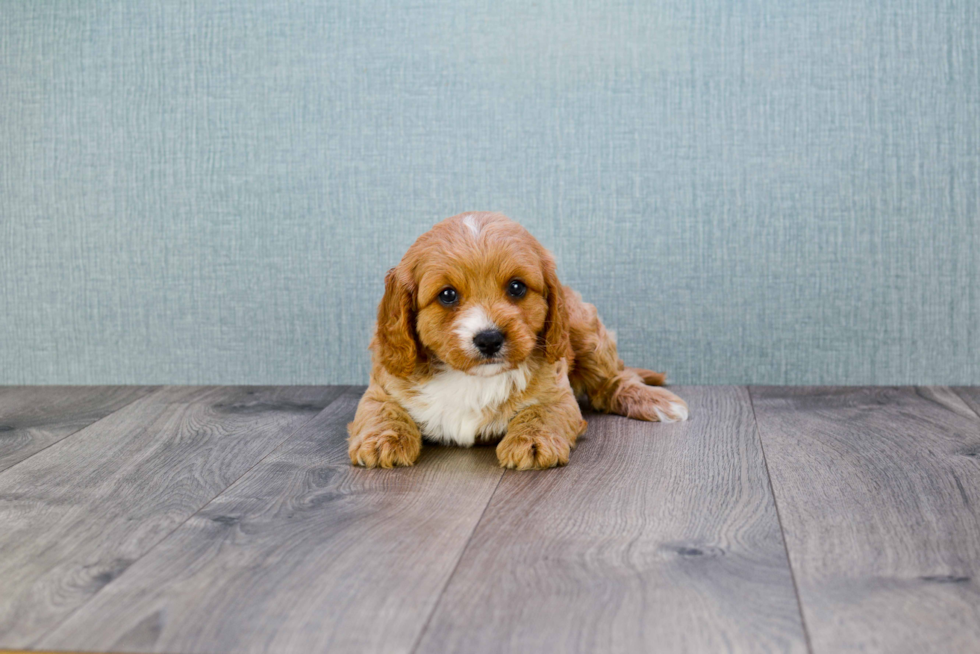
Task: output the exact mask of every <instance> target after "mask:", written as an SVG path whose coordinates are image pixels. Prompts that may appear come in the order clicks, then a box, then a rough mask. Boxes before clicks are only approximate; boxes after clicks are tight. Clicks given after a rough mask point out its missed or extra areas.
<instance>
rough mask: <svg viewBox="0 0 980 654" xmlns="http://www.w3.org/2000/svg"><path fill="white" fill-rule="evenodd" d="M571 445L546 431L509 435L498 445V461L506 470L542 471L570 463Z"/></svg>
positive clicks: (564, 439)
mask: <svg viewBox="0 0 980 654" xmlns="http://www.w3.org/2000/svg"><path fill="white" fill-rule="evenodd" d="M570 451H571V443H570V442H569V440H568V439H567V438H564V437H562V436H557V435H554V434H549V433H547V432H544V431H529V432H521V433H508V434H507V435H506V436H505V437H504V439H503V440H502V441H500V443H499V444H498V445H497V460H498V461H500V465H501V466H503V467H504V468H511V469H513V470H540V469H543V468H554V467H555V466H563V465H565V464H566V463H568V455H569V453H570Z"/></svg>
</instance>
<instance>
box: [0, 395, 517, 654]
mask: <svg viewBox="0 0 980 654" xmlns="http://www.w3.org/2000/svg"><path fill="white" fill-rule="evenodd" d="M339 386H340V388H342V389H343V390H341V391H340V393H338V394H337V397H335V398H334V399H332V400H330V403H329V404H327V406H325V407H323V408H322V409H321V410H320V411H317V412H316V413H315V414H314V415H312V416H310V418H309V419H308V420H307V421H306V422H303V423H300V424H298V425H296V427H295V428H293V429H292V431H290V432H289V435H288V436H286V437H285V438H283V439H282V440H281V441H280V442H279V443H278V444H277V445H276V446H275V447H274V448H272V449H271V450H269V452H268V453H267V454H266V455H265V456H263V457H262V458H260V459H258V460H257V461H256V462H255V463H254V464H252V465H251V466H250V467H249V468H248V470H246V471H245V472H243V473H242V474H240V475H239V476H238V477H236V478H235V479H234V480H233V481H231V482H230V483H229V484H227V485H226V486H225V487H224V488H222V489H221V490H220V491H218V492H217V494H215V495H214V497H212V498H211V499H209V500H208V501H207V502H205V503H203V504H202V505H201V506H199V507H198V508H197V510H196V511H194V513H191V514H190V515H188V516H187V517H186V518H184V519H183V520H182V521H181V522H180V523H179V524H177V525H176V526H174V528H173V529H171V530H170V531H168V532H167V533H166V534H164V535H163V536H161V537H160V539H159V540H158V541H157V542H155V543H153V545H152V546H150V547H149V549H147V550H146V551H145V552H143V553H142V554H141V555H140V556H138V557H137V558H136V559H134V560H133V561H132V562H131V563H130V564H129V566H127V567H126V569H125V570H123V571H122V573H121V574H120V575H119V576H118V577H116V578H115V579H113V580H112V581H110V582H109V583H108V584H106V585H105V586H103V587H102V588H100V589H99V590H97V591H96V592H94V593H92V596H91V597H89V598H88V599H86V600H85V601H84V602H82V603H81V604H79V605H78V606H76V607H75V609H74V610H72V611H71V612H70V613H68V614H67V615H65V617H64V618H62V619H61V620H60V621H58V623H57V624H55V625H54V626H52V627H51V628H50V629H48V630H47V632H45V634H44V635H43V636H40V637H39V638H37V639H36V640H35V641H34V642H33V643H31V644H30V645H29V647H31V648H33V647H35V646H36V645H37V643H39V642H41V641H42V640H44V639H45V638H47V637H48V636H50V635H51V634H53V633H54V632H56V631H57V630H58V629H60V628H61V626H62V625H64V624H65V623H66V622H67V621H68V620H70V619H71V617H72V616H73V615H75V614H76V613H77V612H78V611H79V610H81V609H82V608H83V607H85V606H87V605H88V603H89V602H91V601H92V600H93V599H95V598H96V597H98V596H99V594H100V593H102V592H103V591H104V590H105V589H106V588H108V587H109V586H111V585H112V584H114V583H116V582H117V581H119V580H120V579H122V578H123V577H125V576H126V574H127V573H128V572H129V571H130V570H132V569H133V566H134V565H136V564H137V563H138V562H139V561H142V560H143V559H144V558H145V557H146V556H147V555H149V554H150V553H151V552H153V551H154V550H155V549H156V548H157V547H159V546H160V544H161V543H162V542H164V541H165V540H167V539H168V538H170V537H171V536H172V535H173V534H174V533H175V532H176V531H177V530H178V529H180V528H181V527H183V526H184V525H185V524H187V522H188V521H189V520H190V519H191V518H193V517H194V516H196V515H197V514H199V513H200V512H201V511H203V510H204V509H206V508H207V507H208V506H209V505H210V504H211V503H212V502H214V501H215V500H216V499H218V498H219V497H221V495H222V494H223V493H224V492H225V491H227V490H228V489H229V488H231V487H232V486H234V485H235V484H237V483H238V482H239V481H240V480H241V479H242V477H244V476H245V475H247V474H248V473H250V472H251V471H252V470H254V469H255V466H257V465H259V464H260V463H262V462H263V461H265V460H266V459H268V458H269V457H270V456H272V454H273V453H274V452H276V451H277V450H279V448H281V447H282V446H283V445H285V444H286V441H288V440H290V439H291V438H293V437H295V436H296V434H297V433H299V431H300V430H301V429H302V428H303V427H305V426H306V425H308V424H309V423H311V422H312V421H313V420H315V419H316V418H317V417H319V416H320V415H322V414H323V412H325V411H328V410H329V409H330V407H332V406H333V405H334V404H336V403H337V401H338V400H340V399H341V398H342V397H344V395H345V394H346V393H347V391H348V390H350V388H351V387H350V386H343V385H339ZM175 404H184V403H182V402H176V403H175ZM187 404H191V402H187ZM93 424H94V423H93ZM498 483H499V482H498ZM495 490H496V489H495ZM0 654H2V652H0Z"/></svg>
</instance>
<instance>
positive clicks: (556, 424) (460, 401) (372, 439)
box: [347, 213, 687, 470]
mask: <svg viewBox="0 0 980 654" xmlns="http://www.w3.org/2000/svg"><path fill="white" fill-rule="evenodd" d="M371 350H372V352H373V355H374V356H373V367H372V370H371V381H370V385H369V386H368V389H367V392H365V393H364V396H363V397H362V398H361V401H360V403H359V404H358V405H357V413H356V415H355V416H354V421H353V422H352V423H350V424H349V425H348V426H347V430H348V432H349V434H350V439H349V453H350V459H351V462H352V463H354V464H356V465H362V466H365V467H368V468H375V467H379V466H380V467H382V468H391V467H392V466H410V465H412V464H413V463H414V462H415V460H416V459H417V458H418V456H419V452H420V450H421V449H422V439H423V438H426V439H429V440H432V441H437V442H440V443H446V444H450V443H452V444H456V445H463V446H470V445H473V444H474V443H476V442H491V441H497V440H499V441H500V442H499V444H498V445H497V458H498V460H499V461H500V465H502V466H504V467H507V468H516V469H518V470H528V469H532V468H550V467H552V466H558V465H565V464H566V463H568V455H569V452H570V450H571V449H572V448H573V447H574V446H575V440H576V439H577V438H578V436H579V435H580V434H582V432H584V431H585V420H583V419H582V413H581V411H580V410H579V404H578V402H577V400H576V396H577V397H579V398H582V399H583V400H585V399H587V400H588V402H589V403H590V404H591V405H592V407H593V408H594V409H596V410H598V411H605V412H609V413H618V414H620V415H623V416H628V417H630V418H637V419H639V420H659V421H663V422H672V421H676V420H686V419H687V405H686V404H685V403H684V401H683V400H681V399H680V398H679V397H677V396H676V395H674V394H673V393H671V392H670V391H667V390H665V389H663V388H657V387H656V386H657V385H661V384H663V382H664V376H663V375H662V374H660V373H656V372H651V371H649V370H643V369H641V368H629V367H626V366H625V365H623V362H622V360H621V359H620V358H619V357H618V356H617V354H616V340H615V338H614V336H613V334H611V333H610V332H608V331H606V328H605V327H604V326H603V324H602V322H601V321H600V320H599V316H598V315H596V309H595V307H594V306H592V305H591V304H587V303H586V302H583V301H582V297H581V296H580V295H579V294H578V293H576V292H575V291H573V290H572V289H570V288H568V287H563V286H562V285H561V284H560V283H559V281H558V277H557V276H556V274H555V262H554V259H552V257H551V254H550V253H549V252H548V251H547V250H545V249H544V247H542V246H541V244H540V243H538V241H537V240H535V238H534V237H533V236H531V234H529V233H528V232H527V230H525V229H524V228H523V227H521V226H520V225H518V224H517V223H515V222H513V221H512V220H510V219H509V218H507V217H505V216H503V215H501V214H497V213H465V214H460V215H458V216H453V217H452V218H447V219H446V220H444V221H442V222H440V223H439V224H437V225H436V226H435V227H433V228H432V229H431V230H430V231H429V232H427V233H425V234H423V235H422V236H421V237H419V239H418V240H417V241H415V243H414V244H413V245H412V247H410V248H409V249H408V252H406V253H405V256H404V257H403V258H402V260H401V263H399V264H398V266H396V267H395V268H392V269H391V270H389V271H388V274H387V276H386V277H385V293H384V297H383V298H382V300H381V304H380V305H379V306H378V324H377V329H376V331H375V334H374V339H373V340H372V341H371Z"/></svg>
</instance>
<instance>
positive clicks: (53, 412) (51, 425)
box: [0, 386, 154, 472]
mask: <svg viewBox="0 0 980 654" xmlns="http://www.w3.org/2000/svg"><path fill="white" fill-rule="evenodd" d="M153 389H154V387H153V386H3V387H0V472H2V471H3V470H6V469H7V468H9V467H10V466H12V465H14V464H16V463H19V462H20V461H23V460H24V459H26V458H27V457H29V456H31V455H32V454H35V453H36V452H39V451H41V450H43V449H44V448H46V447H48V446H49V445H52V444H53V443H57V442H58V441H60V440H61V439H62V438H65V437H66V436H69V435H71V434H73V433H75V432H76V431H78V430H79V429H82V428H83V427H87V426H88V425H90V424H92V423H93V422H96V421H97V420H101V419H102V418H104V417H106V416H107V415H109V414H110V413H112V412H113V411H118V410H119V409H121V408H123V407H124V406H126V405H127V404H129V403H131V402H134V401H136V400H138V399H139V398H141V397H143V396H145V395H146V394H147V393H150V392H151V391H152V390H153Z"/></svg>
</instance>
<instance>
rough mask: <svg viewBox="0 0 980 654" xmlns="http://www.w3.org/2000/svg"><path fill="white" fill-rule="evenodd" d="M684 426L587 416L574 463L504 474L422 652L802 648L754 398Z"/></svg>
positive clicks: (732, 390) (704, 408) (709, 395)
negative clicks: (757, 430) (757, 422)
mask: <svg viewBox="0 0 980 654" xmlns="http://www.w3.org/2000/svg"><path fill="white" fill-rule="evenodd" d="M678 393H679V394H680V395H681V397H683V398H684V399H686V400H687V401H688V403H689V404H690V407H691V416H692V418H691V420H690V421H689V422H687V423H679V424H671V425H661V424H654V423H643V422H638V421H633V420H627V419H624V418H621V417H618V416H596V415H592V416H587V418H588V420H589V430H588V432H587V433H586V436H585V437H584V439H583V440H582V441H581V444H580V445H579V447H578V448H577V449H576V451H575V453H574V454H573V455H572V459H571V463H570V464H569V466H568V467H567V468H563V469H557V470H550V471H545V472H540V473H532V474H528V473H510V472H508V473H507V474H505V476H504V478H503V480H502V481H501V483H500V486H499V488H498V490H497V492H496V493H495V495H494V498H493V500H492V502H491V504H490V506H489V507H488V508H487V511H486V514H485V515H484V518H483V520H482V521H481V522H480V525H479V527H478V528H477V530H476V532H475V533H474V535H473V538H472V539H471V540H470V544H469V546H468V547H467V549H466V552H465V554H464V556H463V558H462V560H461V561H460V564H459V567H458V569H457V571H456V573H455V574H454V575H453V577H452V580H451V581H450V583H449V585H448V587H447V588H446V591H445V593H444V594H443V596H442V599H441V601H440V602H439V605H438V607H437V609H436V611H435V613H434V614H433V617H432V619H431V621H430V623H429V625H428V627H427V629H426V630H425V633H424V636H423V638H422V640H421V642H420V646H419V648H418V651H419V652H467V653H473V652H644V651H664V652H671V651H689V652H698V651H705V652H712V651H732V650H735V651H746V652H752V651H781V652H784V651H793V652H803V651H806V643H805V637H804V633H803V630H802V627H801V621H800V613H799V609H798V607H797V603H796V598H795V595H794V589H793V582H792V578H791V576H790V571H789V566H788V564H787V560H786V554H785V550H784V548H783V542H782V538H781V536H780V530H779V525H778V520H777V516H776V511H775V508H774V505H773V499H772V495H771V493H770V490H769V483H768V479H767V476H766V470H765V463H764V461H763V455H762V451H761V449H760V446H759V440H758V436H757V434H756V431H755V425H754V422H753V417H752V409H751V405H750V402H749V397H748V393H747V392H746V390H745V389H744V388H737V387H712V388H681V389H679V390H678Z"/></svg>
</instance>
